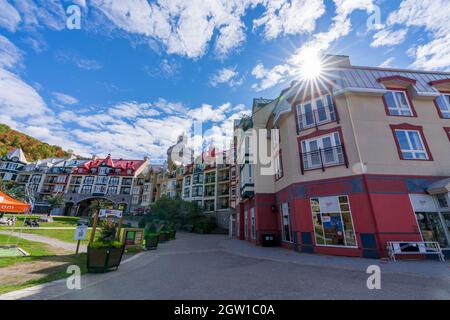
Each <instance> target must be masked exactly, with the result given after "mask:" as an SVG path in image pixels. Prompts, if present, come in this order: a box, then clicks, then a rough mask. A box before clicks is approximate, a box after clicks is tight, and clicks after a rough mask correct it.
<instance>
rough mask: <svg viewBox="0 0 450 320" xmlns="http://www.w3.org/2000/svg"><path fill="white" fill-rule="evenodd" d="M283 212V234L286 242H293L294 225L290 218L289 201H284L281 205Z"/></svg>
mask: <svg viewBox="0 0 450 320" xmlns="http://www.w3.org/2000/svg"><path fill="white" fill-rule="evenodd" d="M280 212H281V226H282V230H281V234H282V239H283V241H284V242H292V225H291V219H290V208H289V203H283V204H282V205H281V206H280Z"/></svg>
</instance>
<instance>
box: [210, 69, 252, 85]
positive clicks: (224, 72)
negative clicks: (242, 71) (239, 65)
mask: <svg viewBox="0 0 450 320" xmlns="http://www.w3.org/2000/svg"><path fill="white" fill-rule="evenodd" d="M243 82H244V77H239V72H238V71H236V67H233V68H222V69H220V70H218V71H217V72H216V74H214V75H213V76H212V77H211V79H210V81H209V84H210V85H211V86H213V87H217V86H218V85H220V84H227V85H228V86H229V87H230V88H233V87H237V86H240V85H242V83H243Z"/></svg>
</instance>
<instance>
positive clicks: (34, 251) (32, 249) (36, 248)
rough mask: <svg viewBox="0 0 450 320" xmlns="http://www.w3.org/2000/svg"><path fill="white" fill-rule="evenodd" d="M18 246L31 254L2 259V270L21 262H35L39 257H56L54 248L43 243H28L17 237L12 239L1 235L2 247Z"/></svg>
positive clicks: (0, 243) (0, 263) (0, 242)
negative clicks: (8, 245) (7, 245)
mask: <svg viewBox="0 0 450 320" xmlns="http://www.w3.org/2000/svg"><path fill="white" fill-rule="evenodd" d="M16 243H17V244H18V245H19V247H20V248H22V249H23V250H25V251H26V252H27V253H29V254H30V256H28V257H25V256H23V257H10V258H5V257H3V258H1V259H0V268H3V267H7V266H10V265H13V264H16V263H19V262H27V261H33V260H35V259H36V258H39V257H46V256H52V255H54V252H53V251H52V248H51V247H50V246H49V245H47V244H45V243H41V242H34V241H28V240H24V239H20V238H16V237H10V236H8V235H3V234H0V245H6V244H16Z"/></svg>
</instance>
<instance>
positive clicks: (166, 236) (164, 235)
mask: <svg viewBox="0 0 450 320" xmlns="http://www.w3.org/2000/svg"><path fill="white" fill-rule="evenodd" d="M169 240H170V232H169V231H167V230H164V229H163V230H161V231H160V232H159V242H167V241H169Z"/></svg>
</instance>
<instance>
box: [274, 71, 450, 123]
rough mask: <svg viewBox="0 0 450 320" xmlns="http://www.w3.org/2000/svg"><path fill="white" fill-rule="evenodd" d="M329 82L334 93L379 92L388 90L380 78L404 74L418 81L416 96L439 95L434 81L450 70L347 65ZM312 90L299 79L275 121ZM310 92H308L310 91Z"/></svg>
mask: <svg viewBox="0 0 450 320" xmlns="http://www.w3.org/2000/svg"><path fill="white" fill-rule="evenodd" d="M326 76H327V78H328V79H327V80H329V81H328V83H335V85H334V86H333V89H332V90H333V93H334V94H335V95H339V94H341V93H343V92H346V91H358V92H365V91H366V92H379V93H383V92H385V91H386V87H385V86H384V85H383V84H382V83H380V82H379V79H380V78H385V77H391V76H401V77H405V78H409V79H413V80H416V83H415V84H414V85H412V90H413V94H414V95H416V96H431V97H433V96H439V95H440V93H439V91H438V90H437V89H436V88H435V87H433V86H431V85H430V82H432V81H437V80H444V79H450V73H448V72H437V71H416V70H403V69H387V68H375V67H359V66H343V67H338V68H336V69H333V70H331V71H328V72H327V74H326ZM306 90H311V87H310V86H309V87H308V86H306V88H305V83H304V82H295V83H294V84H293V85H292V86H291V87H290V88H288V89H286V90H284V91H283V92H282V93H281V95H280V97H279V98H278V99H276V100H274V101H275V103H276V106H275V107H274V112H273V113H274V114H275V122H276V121H277V120H278V119H279V117H280V116H281V115H282V114H284V113H286V112H290V111H291V104H290V103H289V102H288V100H290V98H292V97H294V96H302V92H304V91H306ZM306 92H308V91H306Z"/></svg>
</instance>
